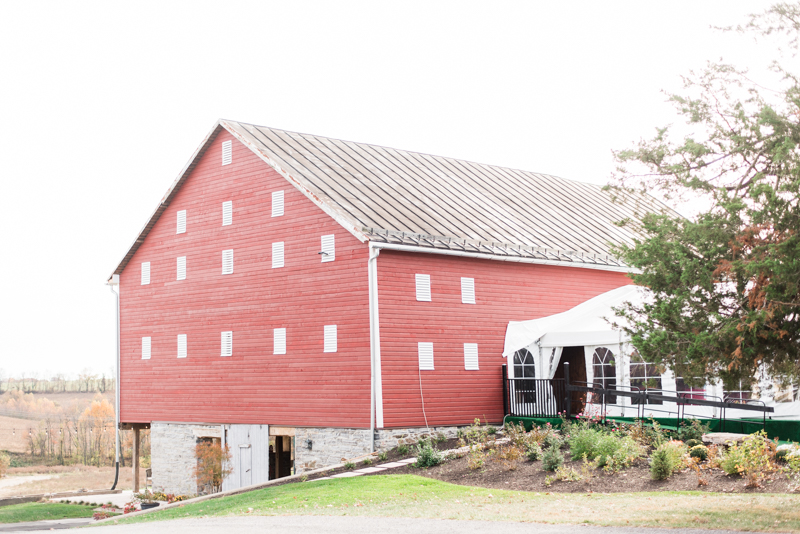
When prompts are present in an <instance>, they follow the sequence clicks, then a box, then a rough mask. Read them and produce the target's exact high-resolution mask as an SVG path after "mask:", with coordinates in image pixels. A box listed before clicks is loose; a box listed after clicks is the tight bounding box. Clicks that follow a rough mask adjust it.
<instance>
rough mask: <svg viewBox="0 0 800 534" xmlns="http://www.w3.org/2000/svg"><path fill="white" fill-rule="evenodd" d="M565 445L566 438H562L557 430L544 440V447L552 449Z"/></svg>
mask: <svg viewBox="0 0 800 534" xmlns="http://www.w3.org/2000/svg"><path fill="white" fill-rule="evenodd" d="M563 446H564V440H563V439H561V436H559V435H558V434H556V433H555V432H551V433H549V434H548V435H546V436H545V438H544V439H543V440H542V448H543V449H550V448H555V449H560V448H561V447H563Z"/></svg>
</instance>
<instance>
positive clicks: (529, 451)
mask: <svg viewBox="0 0 800 534" xmlns="http://www.w3.org/2000/svg"><path fill="white" fill-rule="evenodd" d="M525 456H527V457H528V460H529V461H531V462H536V461H537V460H541V459H542V448H541V447H540V446H539V444H538V443H536V442H533V443H528V444H526V445H525Z"/></svg>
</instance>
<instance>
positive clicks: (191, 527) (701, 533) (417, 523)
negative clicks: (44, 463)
mask: <svg viewBox="0 0 800 534" xmlns="http://www.w3.org/2000/svg"><path fill="white" fill-rule="evenodd" d="M49 528H50V527H47V528H46V529H45V531H46V530H49ZM89 532H90V533H92V534H206V533H207V534H220V533H221V532H235V533H236V534H251V533H252V534H255V533H259V534H262V533H264V532H269V533H270V534H289V533H292V534H296V533H297V532H314V533H316V532H325V533H333V534H339V533H342V534H344V533H351V532H364V533H370V534H372V533H375V532H380V533H381V534H401V533H403V534H405V533H408V532H413V533H415V534H449V533H453V534H495V533H496V534H522V533H525V534H530V533H536V534H728V533H729V532H730V531H723V530H689V529H655V528H616V527H589V526H577V525H543V524H539V523H501V522H490V521H450V520H443V519H407V518H391V517H325V516H281V517H266V516H253V517H230V518H219V517H214V518H208V519H176V520H173V521H160V522H157V523H140V524H136V525H118V526H103V527H96V528H93V529H91V530H89ZM738 534H741V533H738Z"/></svg>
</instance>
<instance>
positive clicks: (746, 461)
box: [720, 430, 775, 488]
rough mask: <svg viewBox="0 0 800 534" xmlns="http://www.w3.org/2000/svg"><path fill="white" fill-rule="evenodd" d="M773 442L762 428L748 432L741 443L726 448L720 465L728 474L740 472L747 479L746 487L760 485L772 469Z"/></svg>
mask: <svg viewBox="0 0 800 534" xmlns="http://www.w3.org/2000/svg"><path fill="white" fill-rule="evenodd" d="M774 455H775V444H774V443H773V442H771V441H770V440H768V439H767V433H766V432H764V431H763V430H760V431H758V432H756V433H755V434H750V435H749V436H747V437H745V438H744V440H742V442H741V443H736V444H734V445H733V446H731V448H730V449H728V452H727V453H726V454H725V456H724V457H723V459H722V462H721V464H720V465H721V467H722V469H723V470H724V471H725V472H726V473H727V474H729V475H733V474H737V473H738V474H740V475H742V476H744V477H745V478H746V479H747V487H748V488H757V487H760V486H761V480H763V479H764V477H766V476H767V473H769V472H770V471H773V470H774V465H773V457H774Z"/></svg>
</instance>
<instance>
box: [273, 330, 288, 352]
mask: <svg viewBox="0 0 800 534" xmlns="http://www.w3.org/2000/svg"><path fill="white" fill-rule="evenodd" d="M272 348H273V350H272V353H273V354H286V329H285V328H276V329H275V330H273V331H272Z"/></svg>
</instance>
